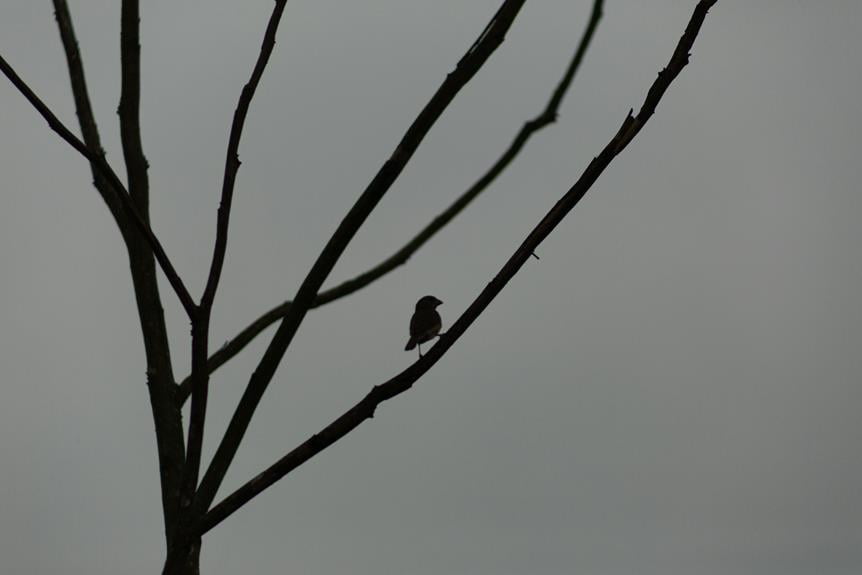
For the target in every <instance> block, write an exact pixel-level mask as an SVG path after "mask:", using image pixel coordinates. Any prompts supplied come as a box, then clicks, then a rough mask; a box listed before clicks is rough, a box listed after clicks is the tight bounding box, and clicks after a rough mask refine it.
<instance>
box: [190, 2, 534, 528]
mask: <svg viewBox="0 0 862 575" xmlns="http://www.w3.org/2000/svg"><path fill="white" fill-rule="evenodd" d="M524 2H525V0H505V1H504V2H503V3H502V5H501V6H500V9H499V10H498V11H497V13H496V14H495V15H494V17H493V18H492V19H491V21H490V23H489V24H488V26H487V27H486V28H485V30H484V31H483V32H482V34H481V35H480V37H479V39H478V40H477V41H476V42H475V43H474V44H473V45H472V46H471V47H470V49H469V50H468V52H467V53H466V54H465V55H464V56H463V57H462V58H461V60H460V61H459V62H458V65H457V66H456V68H455V70H454V71H452V72H450V73H449V74H448V75H447V76H446V79H445V80H444V81H443V84H442V85H441V86H440V87H439V88H438V89H437V92H436V93H435V94H434V95H433V96H432V97H431V100H430V101H429V102H428V104H426V105H425V107H424V108H423V109H422V111H421V112H420V113H419V115H418V116H417V117H416V119H415V120H414V121H413V123H412V124H411V125H410V127H409V128H408V129H407V132H406V133H405V134H404V137H403V138H402V139H401V141H400V142H399V144H398V146H397V147H396V148H395V151H394V152H393V154H392V156H391V157H390V158H389V159H388V160H387V161H386V162H385V163H384V164H383V166H382V167H381V168H380V170H379V171H378V172H377V175H376V176H375V177H374V179H373V180H372V181H371V183H369V184H368V186H367V187H366V188H365V191H363V192H362V194H361V195H360V196H359V199H358V200H357V201H356V203H355V204H354V205H353V207H352V208H351V209H350V211H349V212H348V213H347V215H346V216H345V217H344V219H343V220H342V221H341V223H340V224H339V226H338V228H337V229H336V230H335V233H334V234H333V235H332V237H331V238H330V239H329V241H328V242H327V244H326V246H325V247H324V248H323V251H322V252H321V253H320V255H319V256H318V257H317V260H316V261H315V262H314V265H313V266H312V267H311V270H310V271H309V272H308V275H307V276H306V277H305V279H304V280H303V282H302V284H301V285H300V288H299V290H298V291H297V294H296V297H295V298H294V300H293V304H292V305H291V306H290V310H289V311H288V313H287V315H286V316H285V318H284V319H283V320H282V322H281V325H280V326H279V327H278V329H277V330H276V332H275V335H274V336H273V338H272V341H271V342H270V344H269V346H268V347H267V349H266V351H265V352H264V354H263V358H262V359H261V360H260V363H259V364H258V366H257V368H256V369H255V370H254V373H253V374H252V376H251V379H250V380H249V383H248V385H247V386H246V389H245V392H244V393H243V396H242V398H241V399H240V401H239V405H237V408H236V410H235V411H234V414H233V417H232V418H231V421H230V423H229V424H228V428H227V431H226V432H225V434H224V437H223V438H222V441H221V442H220V443H219V446H218V448H217V449H216V452H215V455H213V459H212V462H211V463H210V466H209V468H208V469H207V472H206V474H205V475H204V476H203V479H201V484H200V488H199V489H198V493H197V495H196V497H195V508H196V510H197V511H198V512H199V513H202V512H203V511H205V510H207V509H208V508H209V505H210V503H212V500H213V499H214V498H215V495H216V492H217V491H218V488H219V486H220V485H221V482H222V480H223V479H224V476H225V474H226V473H227V470H228V467H229V466H230V464H231V462H232V461H233V458H234V456H235V455H236V452H237V449H238V448H239V445H240V443H241V441H242V438H243V436H244V435H245V432H246V430H247V429H248V425H249V423H250V422H251V418H252V416H253V415H254V412H255V410H256V409H257V405H258V403H259V402H260V399H261V398H262V397H263V394H264V392H265V391H266V388H267V387H268V386H269V383H270V381H272V377H273V375H275V371H276V369H277V368H278V365H279V363H280V362H281V359H282V357H284V353H285V352H286V351H287V348H288V346H289V345H290V342H291V341H292V340H293V336H294V335H295V334H296V331H297V329H299V325H300V323H302V320H303V319H304V318H305V314H306V313H308V310H309V309H310V308H311V306H312V305H313V304H314V300H315V298H316V297H317V293H318V290H319V289H320V286H321V285H322V284H323V282H324V281H325V280H326V278H327V276H328V275H329V273H330V272H331V271H332V268H333V267H334V266H335V264H336V262H337V261H338V259H339V258H340V257H341V254H343V253H344V250H345V249H346V248H347V245H348V244H349V243H350V241H351V240H352V239H353V236H354V235H355V234H356V232H357V231H358V230H359V228H360V227H361V226H362V224H363V223H364V222H365V220H366V219H367V218H368V216H369V214H371V212H372V211H373V210H374V208H375V207H376V206H377V203H378V202H379V201H380V200H381V199H382V198H383V196H384V195H385V194H386V192H387V191H388V190H389V188H390V187H391V186H392V184H393V183H394V182H395V180H396V178H397V177H398V176H399V175H400V174H401V171H402V170H403V169H404V166H405V165H406V164H407V162H408V161H409V160H410V158H411V157H412V156H413V154H414V153H415V152H416V149H417V148H418V147H419V144H420V143H421V142H422V140H423V139H424V138H425V135H426V134H427V133H428V132H429V131H430V130H431V127H432V126H433V125H434V124H435V123H436V121H437V119H438V118H439V117H440V116H441V115H442V113H443V111H444V110H445V109H446V107H447V106H448V105H449V103H450V102H451V101H452V100H453V99H454V98H455V96H456V94H457V93H458V92H459V91H460V90H461V88H462V87H463V86H465V85H466V84H467V82H469V81H470V80H471V79H472V78H473V76H475V74H476V72H478V71H479V69H480V68H481V67H482V65H483V64H484V63H485V62H486V61H487V60H488V58H489V57H490V56H491V54H492V53H493V52H494V51H495V50H496V49H497V47H498V46H499V45H500V44H501V43H502V42H503V39H504V38H505V34H506V32H507V31H508V30H509V28H510V27H511V25H512V23H513V22H514V20H515V17H516V16H517V15H518V12H519V11H520V10H521V7H522V6H523V4H524Z"/></svg>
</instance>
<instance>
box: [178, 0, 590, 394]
mask: <svg viewBox="0 0 862 575" xmlns="http://www.w3.org/2000/svg"><path fill="white" fill-rule="evenodd" d="M603 4H604V0H595V2H594V3H593V9H592V12H591V14H590V19H589V22H588V23H587V27H586V29H585V30H584V33H583V36H582V37H581V40H580V42H579V43H578V48H577V50H575V53H574V55H573V56H572V60H571V61H570V62H569V65H568V66H567V68H566V70H565V73H564V74H563V76H562V78H561V79H560V81H559V83H558V84H557V86H556V88H555V89H554V91H553V92H552V95H551V98H550V100H549V101H548V103H547V104H546V106H545V109H544V110H543V111H542V112H541V113H540V114H539V115H538V116H536V117H535V118H533V119H532V120H530V121H528V122H526V123H525V124H524V125H523V126H522V127H521V129H520V130H519V131H518V133H517V134H516V135H515V138H514V139H513V140H512V143H511V144H509V147H508V148H507V149H506V151H505V152H503V154H502V155H501V156H500V157H499V158H498V159H497V161H495V162H494V163H493V164H492V165H491V167H490V168H489V169H488V170H487V171H486V172H485V173H484V174H483V175H482V177H480V178H479V179H478V180H476V182H475V183H474V184H473V185H472V186H470V187H469V188H468V189H467V190H466V191H465V192H464V193H463V194H461V196H459V197H458V199H457V200H455V202H454V203H452V205H450V206H449V207H448V208H446V210H445V211H443V212H441V213H440V214H439V215H438V216H437V217H435V218H434V219H433V220H432V221H431V222H430V223H429V224H428V225H427V226H425V228H423V229H422V231H421V232H419V233H418V234H417V235H416V236H415V237H414V238H413V239H411V240H410V241H409V242H407V243H406V244H405V245H404V246H403V247H401V249H399V250H398V251H396V252H395V253H394V254H392V255H391V256H389V257H388V258H386V259H385V260H383V261H382V262H380V263H379V264H377V265H376V266H374V267H373V268H371V269H369V270H367V271H365V272H363V273H361V274H359V275H358V276H356V277H354V278H352V279H349V280H347V281H344V282H342V283H340V284H338V285H337V286H334V287H332V288H330V289H328V290H324V291H322V292H320V293H318V294H317V297H316V298H314V303H313V304H312V306H311V307H312V308H316V307H320V306H322V305H325V304H327V303H330V302H333V301H335V300H337V299H340V298H342V297H344V296H347V295H350V294H352V293H354V292H356V291H358V290H360V289H362V288H364V287H365V286H367V285H369V284H371V283H372V282H374V281H375V280H376V279H378V278H380V277H382V276H384V275H386V274H388V273H389V272H391V271H393V270H395V269H396V268H398V267H400V266H402V265H404V264H405V263H407V261H408V260H409V259H410V257H411V256H412V255H413V254H414V253H416V252H417V251H418V250H419V248H421V247H422V246H423V245H425V244H426V243H427V242H428V241H429V240H430V239H431V238H432V237H434V236H435V235H436V234H437V232H439V231H440V230H441V229H443V228H444V227H445V226H446V225H447V224H448V223H449V222H450V221H452V220H453V219H454V218H455V216H457V215H458V214H459V213H461V212H462V211H463V210H464V208H466V207H467V206H468V205H469V204H470V203H471V202H472V201H473V200H474V199H476V197H477V196H478V195H479V194H480V193H482V192H483V191H484V190H486V189H487V188H488V187H489V186H490V185H491V184H492V183H493V182H494V181H495V180H496V179H497V177H498V176H499V175H500V174H501V173H502V172H503V171H504V170H505V169H506V168H507V167H508V166H509V164H511V163H512V161H513V160H514V159H515V158H516V157H517V155H518V154H519V153H520V152H521V150H522V149H523V147H524V146H525V145H526V143H527V141H528V140H529V139H530V137H531V136H532V135H533V134H535V133H536V132H538V131H539V130H541V129H542V128H545V127H546V126H548V125H550V124H552V123H554V122H555V121H556V119H557V115H558V110H559V107H560V104H561V103H562V100H563V97H564V96H565V95H566V92H567V90H568V88H569V86H570V85H571V83H572V79H573V78H574V75H575V73H576V72H577V70H578V68H579V67H580V64H581V61H582V60H583V57H584V54H585V53H586V51H587V47H588V46H589V45H590V42H591V40H592V38H593V35H594V33H595V30H596V27H597V26H598V23H599V20H600V19H601V16H602V6H603ZM290 304H291V302H290V301H286V302H282V303H281V304H279V305H278V306H276V307H274V308H273V309H271V310H269V311H267V312H266V313H265V314H263V315H262V316H260V317H259V318H257V319H256V320H254V321H253V322H252V323H251V324H249V325H248V326H247V327H246V328H245V329H243V330H242V331H241V332H239V333H238V334H237V335H236V336H235V337H234V338H232V339H231V340H229V341H228V342H227V343H225V344H224V345H223V346H222V347H221V348H220V349H219V350H218V351H216V352H215V353H213V354H212V355H211V356H210V358H209V360H208V361H207V368H208V369H209V371H210V373H212V372H214V371H215V370H217V369H218V368H219V367H221V366H222V365H224V364H225V363H227V362H228V361H229V360H230V359H232V358H233V357H234V356H236V355H237V354H238V353H239V352H240V351H242V350H243V349H244V348H245V346H246V345H248V344H249V343H250V342H251V341H252V340H253V339H254V338H255V337H257V336H258V335H259V334H260V333H261V332H263V331H264V330H265V329H266V328H267V327H269V326H270V325H272V324H273V323H275V322H277V321H278V320H280V319H282V318H283V317H284V316H285V315H286V314H287V312H288V310H289V309H290ZM191 389H192V386H191V376H188V377H186V378H185V379H184V380H183V381H182V382H181V383H180V387H179V389H178V390H177V401H178V402H180V404H181V405H182V404H183V403H185V401H186V399H188V397H189V394H190V393H191Z"/></svg>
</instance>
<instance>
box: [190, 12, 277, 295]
mask: <svg viewBox="0 0 862 575" xmlns="http://www.w3.org/2000/svg"><path fill="white" fill-rule="evenodd" d="M286 4H287V0H277V1H276V3H275V7H274V8H273V10H272V14H271V15H270V17H269V23H268V24H267V26H266V32H265V33H264V36H263V42H262V43H261V46H260V54H259V55H258V57H257V62H255V65H254V69H253V70H252V72H251V77H250V78H249V80H248V83H246V85H245V86H243V88H242V93H241V94H240V97H239V102H237V105H236V110H234V113H233V123H232V124H231V127H230V136H229V138H228V147H227V156H226V157H225V163H224V180H223V182H222V190H221V203H220V204H219V208H218V217H217V224H216V240H215V246H214V249H213V258H212V263H211V264H210V272H209V276H208V277H207V284H206V287H205V288H204V294H203V297H202V298H201V306H203V307H209V306H212V301H213V299H214V298H215V292H216V289H217V288H218V282H219V278H220V277H221V271H222V267H223V266H224V257H225V251H226V250H227V233H228V226H229V224H230V210H231V204H232V202H233V190H234V187H235V185H236V175H237V171H238V170H239V166H240V161H239V155H238V151H239V142H240V139H241V138H242V130H243V128H244V127H245V119H246V117H247V116H248V109H249V106H251V100H252V98H254V94H255V91H256V90H257V86H258V84H259V83H260V79H261V77H262V76H263V72H264V70H265V69H266V65H267V63H268V62H269V58H270V56H271V55H272V51H273V49H275V34H276V32H277V31H278V25H279V23H280V22H281V16H282V14H283V13H284V8H285V5H286Z"/></svg>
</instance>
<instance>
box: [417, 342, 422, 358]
mask: <svg viewBox="0 0 862 575" xmlns="http://www.w3.org/2000/svg"><path fill="white" fill-rule="evenodd" d="M416 349H418V350H419V359H422V344H421V343H417V344H416Z"/></svg>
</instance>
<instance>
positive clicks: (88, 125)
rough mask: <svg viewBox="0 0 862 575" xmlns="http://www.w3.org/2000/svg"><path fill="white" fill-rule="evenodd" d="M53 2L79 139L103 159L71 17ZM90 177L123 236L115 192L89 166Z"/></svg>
mask: <svg viewBox="0 0 862 575" xmlns="http://www.w3.org/2000/svg"><path fill="white" fill-rule="evenodd" d="M53 1H54V17H55V19H56V20H57V29H58V30H59V32H60V40H61V42H62V43H63V52H64V53H65V54H66V66H67V68H68V69H69V80H70V81H71V84H72V97H73V98H74V100H75V111H76V112H77V114H78V123H79V124H80V126H81V135H82V137H83V140H84V143H85V144H86V146H87V147H88V148H89V149H90V150H93V152H94V153H95V154H98V155H99V156H100V157H101V158H102V159H105V151H104V150H103V149H102V141H101V138H100V137H99V128H98V127H97V126H96V118H95V116H94V115H93V108H92V106H91V105H90V95H89V90H88V89H87V81H86V78H85V76H84V65H83V62H82V61H81V53H80V50H79V49H78V40H77V39H76V37H75V29H74V27H73V26H72V15H71V14H70V13H69V6H68V4H67V3H66V0H53ZM90 169H91V171H92V173H93V185H94V186H95V188H96V190H97V191H98V192H99V194H100V195H101V196H102V199H103V200H104V201H105V203H106V204H107V205H108V209H109V210H110V212H111V215H112V216H114V221H116V222H117V226H118V227H119V228H120V231H121V232H122V233H123V234H126V233H127V232H128V231H129V230H128V224H127V221H126V218H125V212H124V211H123V206H122V203H121V200H120V199H119V198H118V197H117V192H116V191H115V190H114V189H113V188H112V187H111V185H110V184H109V183H108V181H107V179H106V178H105V176H103V175H102V174H101V172H99V170H98V168H97V167H96V166H95V165H92V164H91V165H90Z"/></svg>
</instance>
